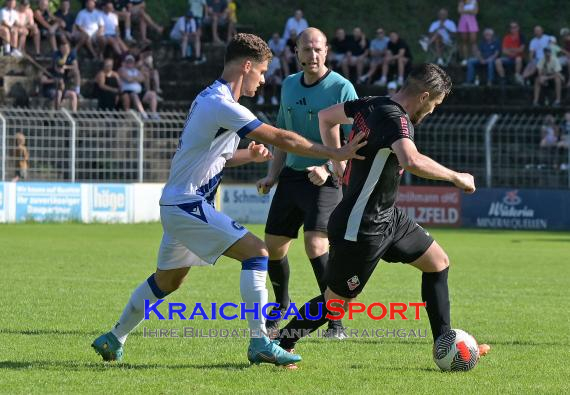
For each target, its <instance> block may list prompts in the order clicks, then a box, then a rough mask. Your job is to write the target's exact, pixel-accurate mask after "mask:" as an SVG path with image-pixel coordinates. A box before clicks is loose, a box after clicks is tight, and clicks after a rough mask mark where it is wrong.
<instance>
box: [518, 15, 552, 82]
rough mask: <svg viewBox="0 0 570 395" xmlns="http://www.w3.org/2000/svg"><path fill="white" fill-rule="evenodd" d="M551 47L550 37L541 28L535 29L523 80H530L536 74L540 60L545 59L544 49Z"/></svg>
mask: <svg viewBox="0 0 570 395" xmlns="http://www.w3.org/2000/svg"><path fill="white" fill-rule="evenodd" d="M549 45H550V36H549V35H547V34H544V30H543V29H542V27H541V26H538V25H537V26H535V27H534V38H533V39H532V40H530V44H529V46H528V50H529V54H528V64H527V65H526V67H525V69H524V71H523V74H522V77H523V80H526V79H527V78H530V77H532V76H534V75H535V73H536V70H537V69H536V66H537V65H538V62H539V61H540V59H542V58H543V57H544V49H545V48H546V47H548V46H549Z"/></svg>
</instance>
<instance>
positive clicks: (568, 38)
mask: <svg viewBox="0 0 570 395" xmlns="http://www.w3.org/2000/svg"><path fill="white" fill-rule="evenodd" d="M560 38H561V43H560V53H559V54H558V60H559V61H560V66H562V67H564V66H566V68H567V80H568V83H567V84H566V87H567V88H570V29H568V28H567V27H565V28H562V29H560Z"/></svg>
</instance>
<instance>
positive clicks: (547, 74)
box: [533, 47, 564, 107]
mask: <svg viewBox="0 0 570 395" xmlns="http://www.w3.org/2000/svg"><path fill="white" fill-rule="evenodd" d="M543 54H544V56H543V57H542V58H541V59H540V60H539V61H538V64H537V65H536V69H537V71H538V77H537V78H535V80H534V100H533V105H534V106H538V101H539V99H540V92H541V90H542V88H543V87H545V86H548V85H549V84H551V83H554V91H555V100H554V103H553V105H554V107H559V106H560V99H561V97H562V81H563V80H564V77H563V76H562V73H561V72H562V66H560V62H559V61H558V58H557V57H556V56H553V55H552V50H551V49H550V47H546V48H544V49H543Z"/></svg>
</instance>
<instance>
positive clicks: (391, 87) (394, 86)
mask: <svg viewBox="0 0 570 395" xmlns="http://www.w3.org/2000/svg"><path fill="white" fill-rule="evenodd" d="M386 88H387V89H388V96H390V97H391V96H394V95H395V94H396V93H398V83H397V82H396V81H390V82H388V86H387V87H386Z"/></svg>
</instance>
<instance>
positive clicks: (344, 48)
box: [328, 27, 350, 69]
mask: <svg viewBox="0 0 570 395" xmlns="http://www.w3.org/2000/svg"><path fill="white" fill-rule="evenodd" d="M349 50H350V42H349V40H348V37H346V33H345V31H344V29H342V28H340V27H339V28H338V29H336V31H335V34H334V38H333V39H332V40H331V42H330V51H329V52H328V58H329V62H330V64H331V67H332V68H333V69H336V68H338V67H340V66H341V65H342V64H343V62H344V58H345V56H346V53H347V52H348V51H349Z"/></svg>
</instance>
